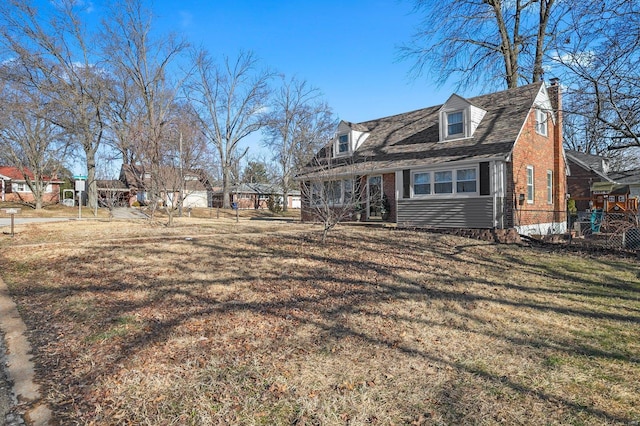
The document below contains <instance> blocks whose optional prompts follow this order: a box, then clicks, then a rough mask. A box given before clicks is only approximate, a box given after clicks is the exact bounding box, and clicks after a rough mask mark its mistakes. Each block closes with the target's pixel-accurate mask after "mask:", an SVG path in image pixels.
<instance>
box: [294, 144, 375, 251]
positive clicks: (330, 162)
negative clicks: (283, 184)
mask: <svg viewBox="0 0 640 426" xmlns="http://www.w3.org/2000/svg"><path fill="white" fill-rule="evenodd" d="M330 146H331V145H327V146H326V147H325V148H324V149H321V150H320V151H319V152H318V154H316V155H315V156H314V157H313V158H312V160H311V161H309V162H308V163H307V164H306V166H305V167H304V169H303V170H302V172H301V173H300V174H299V175H298V176H297V177H296V179H297V180H298V181H299V182H300V188H301V193H302V218H303V220H309V219H310V220H312V221H315V222H319V223H321V224H322V243H324V242H325V241H326V238H327V235H328V234H329V232H330V231H331V230H332V229H333V228H334V227H335V226H336V225H337V224H338V223H340V222H343V221H345V220H347V219H353V218H354V216H355V215H357V214H360V213H361V212H362V210H363V205H364V204H366V203H367V201H371V200H368V199H367V193H366V191H365V187H366V185H363V184H362V182H361V180H362V179H363V178H362V177H361V176H360V175H361V174H362V173H359V171H362V170H364V169H365V167H366V159H365V157H362V156H355V157H353V158H342V159H336V158H332V157H331V149H330V148H327V147H330ZM380 200H382V198H381V197H380Z"/></svg>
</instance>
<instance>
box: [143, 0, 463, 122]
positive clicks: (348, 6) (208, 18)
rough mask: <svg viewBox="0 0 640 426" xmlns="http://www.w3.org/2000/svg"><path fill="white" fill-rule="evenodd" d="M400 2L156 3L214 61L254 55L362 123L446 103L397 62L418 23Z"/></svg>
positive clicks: (168, 23) (164, 21)
mask: <svg viewBox="0 0 640 426" xmlns="http://www.w3.org/2000/svg"><path fill="white" fill-rule="evenodd" d="M411 7H412V5H411V3H410V2H409V1H406V0H404V1H399V0H386V1H384V0H369V1H365V0H355V1H337V0H325V1H304V0H298V1H294V0H281V1H269V0H263V1H260V0H238V1H233V0H218V1H206V0H181V1H173V0H157V1H156V2H155V6H154V10H155V11H156V13H157V14H158V16H159V24H160V25H161V26H162V27H163V28H167V29H171V30H173V31H176V32H179V33H181V34H183V35H184V36H185V37H186V38H187V39H188V40H190V41H191V42H192V43H194V44H196V45H202V46H204V47H206V48H207V49H208V50H209V51H210V52H211V53H212V54H213V55H215V56H217V55H223V54H227V55H234V54H235V53H237V52H238V51H239V50H242V49H244V50H252V51H254V52H255V53H256V54H257V55H258V57H260V58H261V60H262V61H263V62H264V64H265V65H266V66H269V67H272V68H275V69H277V70H278V71H279V72H282V73H284V74H286V75H289V76H291V75H296V76H298V77H299V78H302V79H305V80H307V81H308V82H309V83H310V84H312V85H313V86H315V87H317V88H319V89H320V90H321V91H322V92H323V93H324V95H325V97H326V99H327V101H328V102H329V105H331V107H332V108H333V109H334V111H335V112H336V114H337V115H338V116H339V117H340V118H341V119H346V120H349V121H356V122H357V121H364V120H368V119H373V118H378V117H381V116H385V115H391V114H396V113H400V112H405V111H410V110H413V109H418V108H422V107H426V106H430V105H434V104H438V103H441V102H444V100H446V98H447V97H448V96H449V95H450V94H451V93H450V92H449V91H448V90H446V89H441V90H438V89H437V88H436V87H434V85H433V84H431V83H430V82H429V81H427V80H426V79H425V78H421V79H419V80H412V79H410V78H408V77H407V74H408V71H409V68H410V66H411V63H410V62H409V61H398V60H397V57H398V49H397V47H398V45H400V44H401V43H403V42H406V41H408V40H409V38H410V36H411V33H412V32H413V31H414V29H415V26H416V24H417V23H418V22H419V19H420V18H419V16H418V15H416V14H412V13H411Z"/></svg>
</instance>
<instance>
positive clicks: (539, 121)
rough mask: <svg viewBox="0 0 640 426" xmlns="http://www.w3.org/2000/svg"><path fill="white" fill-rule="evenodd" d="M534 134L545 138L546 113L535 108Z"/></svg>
mask: <svg viewBox="0 0 640 426" xmlns="http://www.w3.org/2000/svg"><path fill="white" fill-rule="evenodd" d="M536 133H538V134H539V135H542V136H547V113H546V112H545V111H544V110H542V109H540V108H536Z"/></svg>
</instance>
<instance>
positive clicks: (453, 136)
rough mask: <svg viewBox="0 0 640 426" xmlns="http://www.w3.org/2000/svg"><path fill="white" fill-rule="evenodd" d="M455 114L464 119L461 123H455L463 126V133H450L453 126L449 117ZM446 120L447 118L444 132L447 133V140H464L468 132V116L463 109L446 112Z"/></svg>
mask: <svg viewBox="0 0 640 426" xmlns="http://www.w3.org/2000/svg"><path fill="white" fill-rule="evenodd" d="M454 114H460V116H461V117H462V121H461V122H460V123H457V122H456V123H455V124H460V125H461V126H462V131H461V132H459V133H449V128H450V126H451V124H450V123H449V117H450V116H452V115H454ZM444 118H445V126H444V130H445V133H446V139H462V138H464V137H465V136H466V132H465V129H466V128H467V127H466V124H467V123H466V114H465V111H464V110H463V109H460V110H456V111H446V112H445V113H444Z"/></svg>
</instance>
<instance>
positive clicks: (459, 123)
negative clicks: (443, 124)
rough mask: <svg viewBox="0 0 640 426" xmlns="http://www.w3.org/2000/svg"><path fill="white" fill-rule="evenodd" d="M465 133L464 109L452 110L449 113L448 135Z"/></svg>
mask: <svg viewBox="0 0 640 426" xmlns="http://www.w3.org/2000/svg"><path fill="white" fill-rule="evenodd" d="M463 134H464V114H463V113H462V111H456V112H450V113H448V114H447V137H453V136H463Z"/></svg>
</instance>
